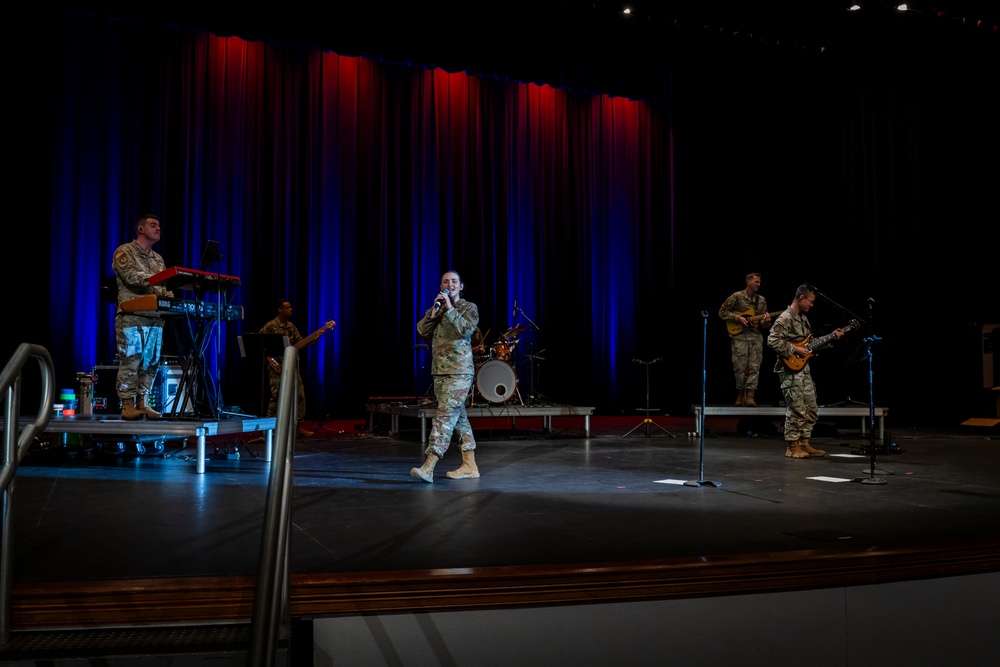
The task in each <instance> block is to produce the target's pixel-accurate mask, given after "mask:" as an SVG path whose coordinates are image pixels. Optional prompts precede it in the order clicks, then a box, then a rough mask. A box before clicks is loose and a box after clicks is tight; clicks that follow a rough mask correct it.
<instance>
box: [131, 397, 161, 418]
mask: <svg viewBox="0 0 1000 667" xmlns="http://www.w3.org/2000/svg"><path fill="white" fill-rule="evenodd" d="M135 407H136V409H137V410H142V411H143V412H145V413H146V416H147V417H149V418H150V419H163V415H162V414H161V413H159V412H157V411H156V410H154V409H153V408H151V407H149V406H148V405H147V404H146V394H139V395H138V396H136V397H135Z"/></svg>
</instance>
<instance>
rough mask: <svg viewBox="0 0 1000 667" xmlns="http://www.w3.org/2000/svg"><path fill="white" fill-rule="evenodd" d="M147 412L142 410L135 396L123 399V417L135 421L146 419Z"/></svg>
mask: <svg viewBox="0 0 1000 667" xmlns="http://www.w3.org/2000/svg"><path fill="white" fill-rule="evenodd" d="M145 418H146V413H145V412H143V411H142V410H140V409H139V408H138V407H137V406H136V404H135V397H133V398H123V399H122V419H125V420H127V421H135V420H137V419H145Z"/></svg>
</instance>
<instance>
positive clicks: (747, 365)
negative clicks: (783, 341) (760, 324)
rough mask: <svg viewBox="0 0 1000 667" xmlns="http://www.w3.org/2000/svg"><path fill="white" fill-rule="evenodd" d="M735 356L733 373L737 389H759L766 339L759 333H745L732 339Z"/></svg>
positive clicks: (732, 350) (732, 349)
mask: <svg viewBox="0 0 1000 667" xmlns="http://www.w3.org/2000/svg"><path fill="white" fill-rule="evenodd" d="M729 340H730V343H731V352H732V355H733V373H734V375H735V376H736V389H737V390H739V391H742V390H744V389H757V381H758V379H759V377H760V363H761V361H762V360H763V358H764V339H763V337H762V336H761V335H760V334H759V333H756V332H755V333H751V332H749V331H744V332H743V333H741V334H737V335H735V336H732V337H730V339H729Z"/></svg>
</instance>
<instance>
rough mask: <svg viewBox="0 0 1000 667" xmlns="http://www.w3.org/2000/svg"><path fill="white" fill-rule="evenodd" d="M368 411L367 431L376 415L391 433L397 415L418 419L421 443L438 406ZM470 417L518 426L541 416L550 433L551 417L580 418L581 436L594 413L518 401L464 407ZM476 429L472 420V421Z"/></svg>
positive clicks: (372, 406) (378, 406) (376, 406)
mask: <svg viewBox="0 0 1000 667" xmlns="http://www.w3.org/2000/svg"><path fill="white" fill-rule="evenodd" d="M365 409H366V410H367V411H368V414H369V419H368V430H369V431H374V429H375V415H376V414H387V415H390V417H391V426H390V428H389V434H390V435H397V434H398V433H399V419H400V417H407V418H412V419H418V420H420V442H421V443H422V444H426V443H427V437H428V432H427V424H428V422H429V421H430V420H431V419H433V418H434V413H435V412H436V411H437V407H436V406H435V404H434V403H427V404H424V405H420V406H414V405H393V404H390V403H368V404H366V405H365ZM465 412H466V414H467V415H468V417H469V419H470V420H472V419H480V418H494V419H509V420H510V424H511V428H517V419H518V418H520V417H540V418H541V419H542V431H543V432H546V433H549V432H551V431H552V418H553V417H582V418H583V430H584V437H587V438H589V437H590V417H591V415H593V414H594V408H593V407H582V406H578V405H555V406H526V405H520V404H503V403H501V404H497V405H490V406H489V407H468V408H466V409H465ZM473 428H475V423H473Z"/></svg>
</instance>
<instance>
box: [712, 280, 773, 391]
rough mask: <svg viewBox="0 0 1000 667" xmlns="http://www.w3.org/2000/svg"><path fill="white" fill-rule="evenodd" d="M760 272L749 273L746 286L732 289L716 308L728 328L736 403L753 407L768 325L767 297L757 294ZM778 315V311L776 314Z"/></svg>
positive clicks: (769, 314) (769, 320)
mask: <svg viewBox="0 0 1000 667" xmlns="http://www.w3.org/2000/svg"><path fill="white" fill-rule="evenodd" d="M759 290H760V274H759V273H748V274H747V277H746V288H745V289H741V290H739V291H738V292H733V293H732V294H730V295H729V297H728V298H727V299H726V300H725V301H723V302H722V306H720V307H719V317H721V318H722V319H723V320H725V321H726V325H727V328H728V329H729V346H730V351H731V353H732V357H733V372H734V374H735V375H736V405H737V406H743V405H746V406H749V407H755V406H756V405H757V403H756V401H755V400H754V394H755V393H756V391H757V381H758V378H759V376H760V364H761V361H762V360H763V358H764V336H763V334H762V333H761V330H762V329H767V328H768V327H769V326H771V313H769V312H767V300H766V299H764V297H763V296H761V295H760V294H759ZM775 314H777V313H775Z"/></svg>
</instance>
